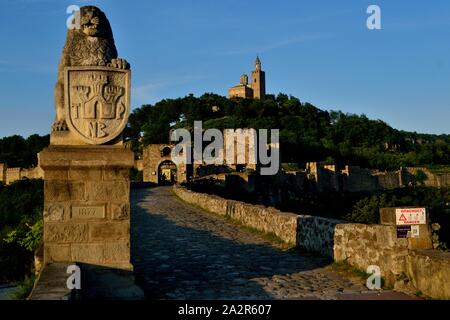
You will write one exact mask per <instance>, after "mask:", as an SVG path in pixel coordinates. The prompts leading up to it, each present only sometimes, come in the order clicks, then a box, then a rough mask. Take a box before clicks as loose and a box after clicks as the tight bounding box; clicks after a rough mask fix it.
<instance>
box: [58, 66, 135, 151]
mask: <svg viewBox="0 0 450 320" xmlns="http://www.w3.org/2000/svg"><path fill="white" fill-rule="evenodd" d="M64 83H65V88H64V90H65V100H66V101H65V110H66V122H67V125H68V127H69V129H70V131H72V132H73V133H75V134H76V135H78V136H79V137H80V138H81V139H82V140H84V141H85V142H87V143H90V144H104V143H107V142H109V141H111V140H113V139H115V138H116V137H118V136H119V135H120V134H122V132H123V130H124V129H125V126H126V124H127V121H128V115H129V113H130V70H122V69H117V68H110V67H68V68H65V81H64Z"/></svg>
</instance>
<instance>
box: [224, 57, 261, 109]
mask: <svg viewBox="0 0 450 320" xmlns="http://www.w3.org/2000/svg"><path fill="white" fill-rule="evenodd" d="M265 96H266V73H265V72H264V71H262V70H261V60H259V57H256V61H255V69H254V70H253V71H252V79H251V83H250V84H249V83H248V76H247V75H246V74H243V75H242V76H241V78H240V80H239V84H238V85H236V86H234V87H231V88H230V89H228V98H235V97H239V98H253V99H261V100H263V99H264V98H265Z"/></svg>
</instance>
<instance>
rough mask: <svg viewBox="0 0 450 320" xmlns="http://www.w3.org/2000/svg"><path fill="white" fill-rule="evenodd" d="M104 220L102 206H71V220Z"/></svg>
mask: <svg viewBox="0 0 450 320" xmlns="http://www.w3.org/2000/svg"><path fill="white" fill-rule="evenodd" d="M103 218H105V207H104V206H73V207H72V219H103Z"/></svg>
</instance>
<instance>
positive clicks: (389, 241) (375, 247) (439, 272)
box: [173, 186, 450, 299]
mask: <svg viewBox="0 0 450 320" xmlns="http://www.w3.org/2000/svg"><path fill="white" fill-rule="evenodd" d="M173 190H174V193H175V194H176V195H177V196H178V197H179V198H181V199H182V200H184V201H186V202H187V203H190V204H193V205H196V206H199V207H200V208H202V209H205V210H208V211H210V212H212V213H215V214H218V215H221V216H229V217H230V218H232V219H234V220H237V221H239V222H241V223H242V224H243V225H245V226H248V227H252V228H255V229H257V230H260V231H263V232H267V233H273V234H276V235H277V236H278V237H279V238H281V239H282V240H283V241H285V242H286V243H289V244H291V245H296V246H297V247H298V248H299V250H305V251H308V252H314V253H318V254H320V255H322V256H326V257H329V258H330V259H333V260H334V261H337V262H347V263H349V264H350V265H352V266H354V267H357V268H359V269H362V270H366V269H367V267H368V266H370V265H376V266H378V267H380V271H381V276H382V277H383V278H384V279H385V281H386V284H388V285H393V286H396V285H397V283H396V282H397V280H398V279H399V277H402V276H406V277H407V278H408V279H409V280H410V281H411V283H412V284H413V286H414V287H415V288H416V289H417V290H418V291H421V292H423V294H425V295H427V296H429V297H432V298H438V299H448V298H450V253H444V252H441V251H437V250H428V249H417V248H419V247H427V246H428V245H429V243H424V242H423V241H420V242H418V241H416V240H417V239H398V238H397V233H396V232H397V231H396V227H395V226H394V225H378V224H373V225H366V224H358V223H346V222H344V221H340V220H333V219H327V218H323V217H316V216H309V215H296V214H293V213H285V212H281V211H279V210H276V209H274V208H267V207H264V206H255V205H251V204H248V203H243V202H239V201H233V200H226V199H223V198H220V197H218V196H215V195H209V194H202V193H196V192H192V191H190V190H187V189H186V188H184V187H180V186H174V189H173ZM423 227H424V228H426V227H427V226H426V225H423ZM420 232H421V233H422V232H426V230H423V229H422V228H421V231H420Z"/></svg>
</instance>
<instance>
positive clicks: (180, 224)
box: [131, 187, 407, 299]
mask: <svg viewBox="0 0 450 320" xmlns="http://www.w3.org/2000/svg"><path fill="white" fill-rule="evenodd" d="M132 203H133V216H132V217H133V218H132V235H133V236H132V251H131V252H132V262H133V264H134V266H135V274H136V279H137V281H138V284H140V285H141V286H142V288H143V289H144V291H145V293H146V298H147V299H343V298H345V297H352V298H355V297H356V298H361V296H364V295H366V296H367V297H369V296H373V293H372V294H369V293H367V288H365V287H364V286H363V284H362V283H361V280H359V281H356V280H355V279H353V278H349V277H342V276H341V275H339V274H337V273H335V272H334V271H333V270H331V268H330V267H327V265H328V264H329V262H328V261H326V260H325V259H323V258H319V257H313V256H308V255H301V254H299V253H298V252H293V251H283V250H281V249H280V248H279V247H278V246H277V245H275V244H272V243H270V242H269V241H267V240H265V239H264V238H262V237H261V236H259V235H256V234H253V233H251V232H248V231H246V230H243V229H240V228H238V227H236V226H234V225H232V224H231V223H229V222H227V221H226V220H225V219H223V218H222V217H218V216H214V215H212V214H210V213H207V212H204V211H203V210H201V209H198V208H195V207H193V206H190V205H188V204H186V203H184V202H182V201H181V200H179V199H178V198H177V197H176V196H175V195H173V194H172V192H171V188H170V187H158V188H154V189H135V190H133V192H132ZM387 294H388V296H387V297H386V298H398V297H397V295H399V294H396V293H387ZM378 296H380V295H378ZM400 297H402V296H400ZM405 297H407V296H405Z"/></svg>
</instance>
